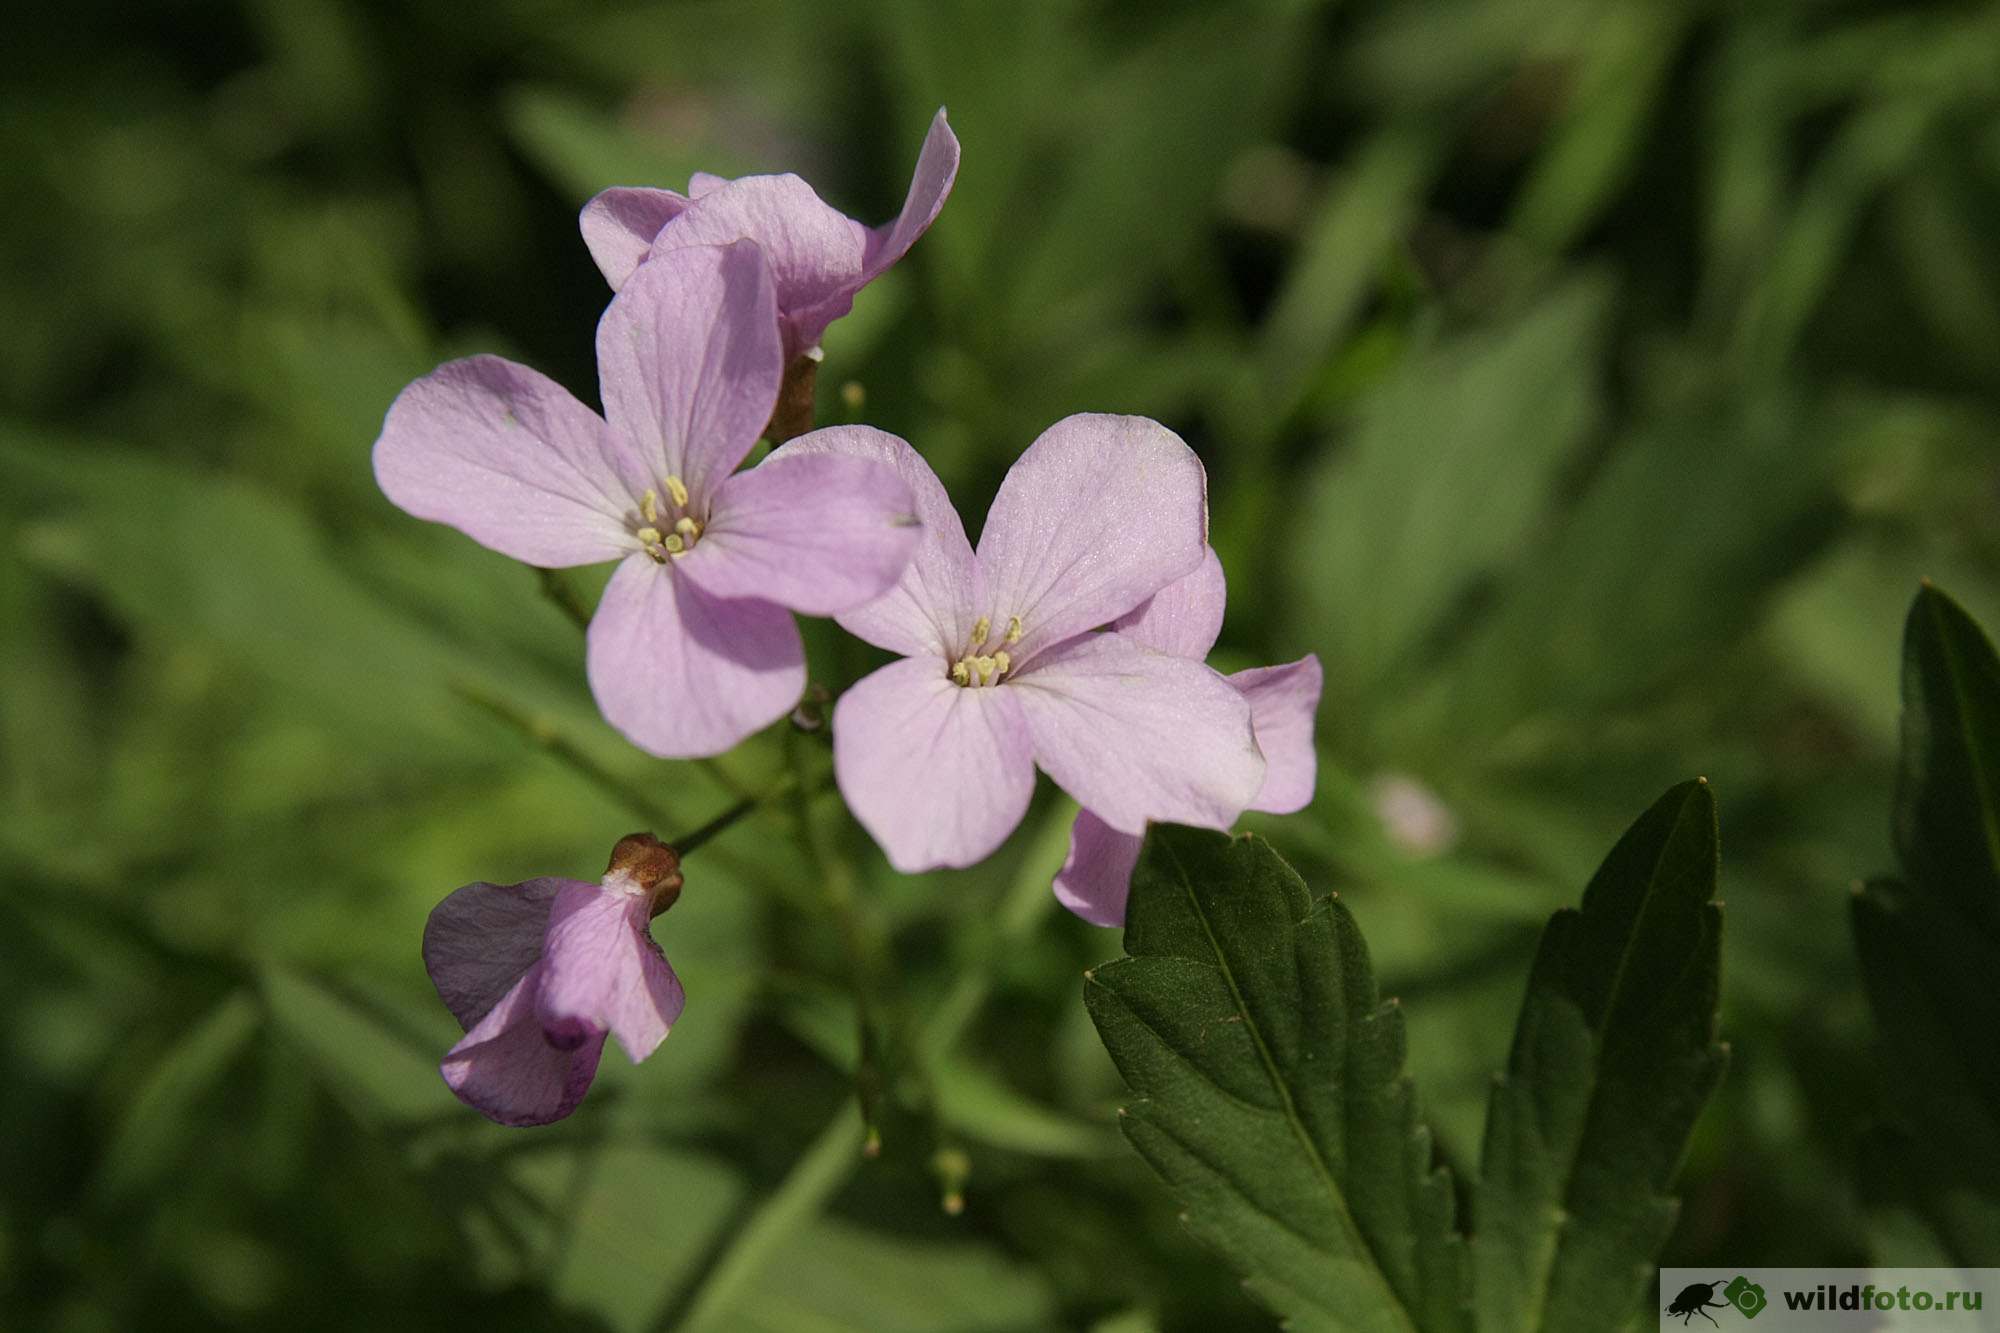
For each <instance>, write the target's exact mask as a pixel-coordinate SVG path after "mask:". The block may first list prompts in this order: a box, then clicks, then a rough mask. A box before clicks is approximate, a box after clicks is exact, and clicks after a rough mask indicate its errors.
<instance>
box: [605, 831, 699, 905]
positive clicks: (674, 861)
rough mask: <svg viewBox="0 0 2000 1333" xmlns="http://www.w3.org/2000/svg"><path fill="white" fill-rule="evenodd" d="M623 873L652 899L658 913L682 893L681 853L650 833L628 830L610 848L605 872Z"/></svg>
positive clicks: (610, 874) (606, 873) (609, 873)
mask: <svg viewBox="0 0 2000 1333" xmlns="http://www.w3.org/2000/svg"><path fill="white" fill-rule="evenodd" d="M621 874H622V875H624V876H625V877H626V878H628V879H630V880H631V881H632V882H633V883H634V884H636V885H638V886H639V888H640V889H642V890H643V891H644V892H645V894H646V896H647V897H649V898H651V899H652V900H653V915H654V916H658V915H659V914H660V913H662V912H664V911H666V910H667V909H668V908H669V907H672V906H673V905H674V900H675V899H677V898H679V897H680V896H681V856H680V853H679V852H677V851H675V850H674V849H673V848H671V847H669V846H667V845H666V844H665V843H663V842H661V841H660V840H659V839H658V838H656V837H654V836H653V835H652V834H650V833H628V834H626V835H625V836H624V837H622V838H620V839H619V840H618V845H617V846H616V847H613V848H612V849H611V864H610V865H608V866H606V867H605V868H604V876H605V878H606V879H609V878H610V877H611V876H613V875H621Z"/></svg>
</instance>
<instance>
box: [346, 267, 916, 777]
mask: <svg viewBox="0 0 2000 1333" xmlns="http://www.w3.org/2000/svg"><path fill="white" fill-rule="evenodd" d="M781 358H782V352H781V351H780V349H779V345H778V318H777V305H776V296H775V294H774V290H773V287H772V281H771V271H770V269H769V267H768V266H767V265H766V264H765V263H764V260H763V258H762V256H761V255H760V253H759V251H758V249H757V246H756V245H755V244H754V243H751V242H748V241H740V242H737V243H736V244H733V245H728V246H696V247H690V248H687V249H682V250H674V251H672V252H670V253H668V254H664V255H662V256H660V257H659V258H658V259H655V260H653V261H651V262H649V263H648V264H646V265H645V267H644V270H643V271H642V272H641V273H639V274H637V275H635V276H634V277H633V278H632V280H631V281H630V282H628V283H626V285H625V288H624V290H623V291H621V292H620V293H619V294H618V296H617V297H616V299H614V300H613V301H612V302H611V307H610V309H608V310H606V311H605V312H604V318H603V320H602V321H601V322H600V323H599V324H598V326H597V369H598V376H599V382H600V384H601V386H602V392H603V398H604V412H605V415H604V417H602V418H600V417H599V416H598V415H597V414H596V413H594V412H592V411H591V410H590V409H589V408H587V407H585V406H584V405H583V404H581V403H579V402H578V401H577V400H576V399H574V398H572V397H571V396H570V395H569V394H568V393H566V392H565V391H564V390H563V389H562V387H561V386H559V385H557V384H556V383H555V382H554V381H552V380H550V379H548V378H547V377H546V376H543V375H541V374H538V373H537V372H535V371H533V370H530V369H528V368H527V367H525V366H519V365H515V364H514V363H512V362H510V361H503V360H501V359H499V358H498V357H491V356H476V357H472V358H469V359H467V360H464V361H453V362H451V363H449V364H447V365H444V366H440V367H439V368H438V369H437V370H435V371H433V372H432V373H430V374H429V375H426V376H424V378H422V379H420V380H418V381H416V382H415V383H414V384H412V385H410V387H409V388H407V389H405V390H403V392H402V394H401V395H399V396H398V397H397V399H396V401H395V403H394V404H393V405H392V406H391V407H390V408H389V415H388V418H387V420H386V421H384V422H383V425H382V437H381V438H380V439H379V440H377V441H376V442H375V476H376V479H377V481H378V482H380V484H381V487H382V490H383V492H384V493H385V494H387V495H388V497H389V498H390V499H391V500H393V501H395V502H396V503H397V504H398V505H400V506H402V507H403V508H404V509H406V510H408V511H409V512H410V513H412V514H415V515H416V516H417V517H419V518H427V519H433V520H436V521H438V522H441V523H448V524H450V525H451V526H453V527H455V528H457V529H458V530H459V531H460V532H463V533H465V534H466V535H467V536H469V537H471V538H473V539H474V540H475V541H478V542H480V543H481V544H483V545H485V546H489V547H491V548H493V549H494V550H496V551H500V552H502V553H503V554H506V555H511V556H513V557H514V558H515V559H517V560H524V561H527V562H528V563H529V564H533V565H541V566H549V567H560V566H567V565H589V564H597V563H599V562H602V561H608V560H617V561H619V562H620V563H619V566H618V569H617V572H616V573H614V574H613V575H612V576H611V582H610V585H609V586H608V587H606V588H605V590H604V597H603V600H602V601H601V602H599V604H598V607H597V614H596V616H595V618H594V619H593V620H592V621H591V624H590V635H589V644H588V667H589V676H590V685H591V689H592V691H593V692H594V693H595V694H596V696H597V704H598V707H599V708H600V709H602V710H603V713H604V716H605V718H606V719H607V720H609V721H610V723H611V724H612V725H613V726H615V727H617V728H618V729H619V730H620V731H622V732H624V733H625V735H626V736H627V737H629V738H630V739H631V740H632V742H633V743H634V744H636V745H638V746H639V747H640V748H642V749H645V750H648V751H650V752H652V753H653V754H656V755H661V756H664V757H668V758H682V757H688V756H696V755H710V754H719V753H721V752H722V751H724V750H727V749H729V748H730V747H731V746H732V745H734V744H736V742H738V741H740V740H742V739H743V738H744V737H745V736H748V735H749V734H750V733H752V732H754V731H757V730H759V729H760V728H762V727H764V726H766V725H768V724H769V723H771V722H773V721H776V720H777V719H778V718H780V717H782V716H783V715H784V714H785V712H786V711H787V710H788V709H790V708H791V707H792V705H793V703H794V702H796V701H797V699H798V697H799V694H800V692H801V691H802V690H803V689H804V688H805V652H804V648H803V646H802V645H801V643H800V640H799V632H798V627H797V626H796V625H795V624H793V622H792V618H791V616H790V615H789V614H788V613H787V610H786V608H790V609H791V610H793V611H801V612H804V613H806V614H809V615H828V614H831V613H833V612H836V611H843V610H847V609H849V608H851V607H856V606H860V605H861V604H863V603H865V602H868V601H870V600H872V599H873V598H875V597H876V596H878V595H880V594H881V593H882V592H883V591H884V590H885V589H887V588H889V587H891V586H893V585H894V583H895V581H896V578H897V576H898V575H899V574H900V573H901V572H902V569H903V566H904V564H905V563H906V562H907V561H908V559H909V555H910V552H911V551H912V550H913V549H914V548H915V546H916V541H917V532H916V529H915V527H914V526H913V519H912V518H911V501H910V493H909V489H908V487H907V486H905V485H904V484H903V482H902V481H900V480H899V479H898V478H897V476H896V474H895V471H894V469H893V468H890V467H888V466H886V465H885V464H882V463H879V462H868V461H862V460H856V459H847V458H832V457H806V456H801V455H798V454H796V453H792V452H789V451H786V450H779V451H776V452H774V453H773V454H771V455H770V456H769V457H768V458H766V459H765V460H764V461H763V462H762V463H760V464H759V465H758V466H756V467H754V468H751V469H749V470H747V471H744V472H734V469H735V467H736V465H737V464H738V463H740V462H741V461H742V460H743V457H744V455H746V454H747V453H749V451H750V449H751V447H752V446H753V445H754V444H755V443H756V442H757V437H758V434H759V432H760V431H761V430H762V429H763V427H764V423H765V422H766V420H767V419H768V418H769V417H770V415H771V405H772V403H773V401H774V400H775V399H776V397H777V392H778V382H779V379H780V376H781V375H782V373H783V365H782V359H781ZM732 473H733V475H732Z"/></svg>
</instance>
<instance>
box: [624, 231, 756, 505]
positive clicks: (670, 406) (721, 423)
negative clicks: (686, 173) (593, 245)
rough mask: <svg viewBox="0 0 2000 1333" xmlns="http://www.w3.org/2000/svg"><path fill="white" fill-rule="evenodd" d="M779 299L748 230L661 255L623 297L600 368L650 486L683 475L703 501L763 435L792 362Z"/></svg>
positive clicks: (636, 277)
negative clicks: (730, 240) (726, 241)
mask: <svg viewBox="0 0 2000 1333" xmlns="http://www.w3.org/2000/svg"><path fill="white" fill-rule="evenodd" d="M683 216H684V217H685V216H687V215H686V214H683ZM776 302H777V298H776V297H775V295H773V291H772V287H771V273H770V270H769V269H768V268H767V267H766V266H765V264H764V260H763V256H762V255H761V254H760V253H759V251H758V249H757V247H756V245H754V244H753V243H751V242H748V241H740V242H738V243H737V244H735V245H726V246H697V247H693V248H690V249H685V250H675V251H673V252H672V253H670V254H665V255H655V256H654V257H653V258H651V259H649V260H648V261H647V262H646V263H644V264H642V265H640V266H639V268H638V270H637V271H635V272H634V273H633V274H632V276H631V278H629V279H628V280H627V281H626V283H625V286H624V288H623V289H622V290H621V291H620V292H619V293H618V295H617V296H616V297H614V298H612V301H611V307H610V309H608V310H606V311H605V312H604V318H603V319H602V320H601V321H599V323H598V326H597V374H598V378H599V381H600V382H601V384H602V387H603V393H604V411H605V415H606V416H607V417H608V418H609V420H610V422H611V429H612V431H613V432H614V433H615V434H618V435H619V436H621V437H622V438H624V439H626V440H629V441H630V442H631V447H632V450H633V452H634V453H635V454H636V455H637V456H638V457H639V458H640V459H641V460H643V461H644V464H645V466H646V469H647V471H648V473H649V474H652V475H650V476H649V477H648V479H646V480H645V481H644V482H643V484H642V485H641V487H640V490H641V491H642V492H643V490H644V489H645V488H646V487H652V488H654V489H655V490H657V491H659V492H660V494H661V496H662V497H664V496H665V495H666V490H665V489H664V488H662V482H663V480H664V479H665V478H667V477H676V478H678V479H679V480H680V481H681V483H682V484H684V485H685V486H686V487H687V489H688V491H689V492H690V493H691V494H692V495H693V496H694V497H695V504H696V506H697V507H698V506H699V505H700V504H702V503H705V502H706V501H707V500H708V499H710V498H711V497H713V496H714V494H715V488H716V487H717V486H718V485H720V484H721V481H722V479H723V478H724V477H726V476H728V475H729V474H730V473H731V472H734V471H735V470H736V465H737V464H738V463H740V462H742V461H743V456H744V455H745V454H747V453H749V452H750V449H751V446H753V445H755V444H756V443H757V437H758V436H759V435H761V434H763V431H764V423H765V422H767V421H769V420H770V419H771V409H772V407H773V406H775V405H776V404H777V401H778V385H779V382H780V381H781V380H782V379H783V378H784V372H785V365H784V353H783V351H782V349H781V348H780V346H779V339H778V315H777V304H776ZM694 516H695V517H696V518H701V517H702V514H701V513H699V512H697V513H696V514H695V515H694Z"/></svg>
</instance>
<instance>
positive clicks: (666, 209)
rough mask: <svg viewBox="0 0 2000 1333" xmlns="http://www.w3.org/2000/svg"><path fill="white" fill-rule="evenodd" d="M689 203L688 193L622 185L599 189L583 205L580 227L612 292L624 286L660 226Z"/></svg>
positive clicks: (642, 258)
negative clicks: (681, 193)
mask: <svg viewBox="0 0 2000 1333" xmlns="http://www.w3.org/2000/svg"><path fill="white" fill-rule="evenodd" d="M687 206H688V200H687V196H685V195H679V194H675V193H674V192H673V191H672V190H650V189H644V188H641V187H635V186H622V185H621V186H614V187H613V188H611V189H609V190H602V191H599V192H598V194H597V195H596V196H595V197H594V198H592V199H591V201H590V202H589V203H587V204H585V205H584V206H583V213H582V214H581V215H580V216H579V217H578V218H577V226H578V228H579V229H580V230H581V231H582V232H583V243H584V245H586V246H587V247H589V249H590V257H591V258H592V259H594V260H596V261H597V267H598V270H599V271H600V272H602V273H603V274H604V280H605V281H606V282H608V283H610V284H611V290H612V291H614V292H615V291H617V290H618V289H619V288H620V287H623V286H624V285H625V279H627V278H629V277H631V276H632V270H633V269H635V268H637V267H639V264H640V262H641V261H643V260H644V259H645V258H646V254H647V252H648V251H650V250H651V249H652V248H653V238H654V237H655V236H658V235H659V234H660V228H662V227H664V226H666V225H667V224H668V223H669V222H672V221H673V220H674V219H675V218H677V217H679V216H680V215H681V212H682V210H684V209H685V208H686V207H687Z"/></svg>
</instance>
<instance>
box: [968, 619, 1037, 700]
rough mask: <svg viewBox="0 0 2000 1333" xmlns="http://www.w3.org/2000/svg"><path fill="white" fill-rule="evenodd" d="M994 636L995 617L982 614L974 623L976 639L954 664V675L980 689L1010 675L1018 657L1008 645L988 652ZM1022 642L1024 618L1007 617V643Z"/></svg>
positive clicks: (971, 687) (973, 632)
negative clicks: (1011, 654)
mask: <svg viewBox="0 0 2000 1333" xmlns="http://www.w3.org/2000/svg"><path fill="white" fill-rule="evenodd" d="M992 637H993V620H992V617H990V616H981V617H979V619H978V620H977V621H975V622H974V623H973V626H972V642H971V643H970V644H969V645H968V646H967V648H966V650H965V655H964V656H962V657H960V658H959V659H958V660H957V661H956V662H953V663H952V664H951V678H952V679H953V680H954V681H956V682H958V683H959V684H960V685H962V686H964V687H965V688H966V689H974V690H976V689H980V688H983V687H984V686H987V685H998V684H999V683H1000V682H1001V681H1003V680H1005V679H1006V678H1007V673H1008V672H1009V671H1011V670H1012V669H1013V667H1014V659H1013V658H1012V656H1010V655H1009V654H1008V652H1007V650H1006V649H1005V648H1001V649H998V650H996V651H994V652H990V653H989V652H986V651H984V649H985V647H986V641H987V640H988V639H990V638H992ZM1020 641H1021V617H1019V616H1009V617H1008V618H1007V633H1006V635H1005V637H1004V638H1003V639H1002V642H1003V643H1007V644H1016V643H1019V642H1020Z"/></svg>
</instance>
